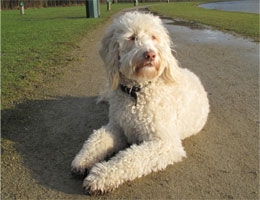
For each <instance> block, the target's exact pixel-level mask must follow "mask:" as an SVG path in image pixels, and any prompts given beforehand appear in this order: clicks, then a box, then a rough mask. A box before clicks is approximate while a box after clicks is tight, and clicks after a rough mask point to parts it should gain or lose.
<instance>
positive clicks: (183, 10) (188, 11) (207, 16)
mask: <svg viewBox="0 0 260 200" xmlns="http://www.w3.org/2000/svg"><path fill="white" fill-rule="evenodd" d="M197 5H199V3H198V2H183V3H170V4H160V5H157V6H152V7H149V9H150V10H151V11H153V12H157V13H160V14H162V15H165V16H169V17H173V18H181V19H186V20H192V21H196V22H200V23H202V24H206V25H209V26H212V27H215V28H217V29H219V30H223V31H233V32H236V33H238V34H240V35H242V36H246V37H250V38H253V39H254V40H255V41H259V15H258V14H250V13H242V12H227V11H220V10H208V9H203V8H199V7H197Z"/></svg>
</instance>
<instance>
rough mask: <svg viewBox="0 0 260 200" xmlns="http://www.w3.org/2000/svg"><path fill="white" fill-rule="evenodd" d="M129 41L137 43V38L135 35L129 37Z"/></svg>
mask: <svg viewBox="0 0 260 200" xmlns="http://www.w3.org/2000/svg"><path fill="white" fill-rule="evenodd" d="M128 39H129V40H131V41H135V40H136V36H135V35H132V36H131V37H129V38H128Z"/></svg>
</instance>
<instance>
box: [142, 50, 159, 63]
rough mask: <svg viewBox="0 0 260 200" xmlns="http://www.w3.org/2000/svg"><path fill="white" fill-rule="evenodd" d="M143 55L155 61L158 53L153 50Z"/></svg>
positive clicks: (146, 58)
mask: <svg viewBox="0 0 260 200" xmlns="http://www.w3.org/2000/svg"><path fill="white" fill-rule="evenodd" d="M143 55H144V58H145V60H148V61H154V59H155V57H156V53H155V52H154V51H152V50H150V51H146V52H144V54H143Z"/></svg>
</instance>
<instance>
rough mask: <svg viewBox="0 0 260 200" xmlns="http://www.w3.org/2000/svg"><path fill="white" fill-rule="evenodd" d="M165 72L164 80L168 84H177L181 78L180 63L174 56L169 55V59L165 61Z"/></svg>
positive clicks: (163, 74)
mask: <svg viewBox="0 0 260 200" xmlns="http://www.w3.org/2000/svg"><path fill="white" fill-rule="evenodd" d="M163 65H164V66H165V67H164V71H163V73H162V78H163V79H164V80H165V81H167V82H172V83H173V82H177V79H178V78H179V73H180V72H179V65H178V61H177V60H176V59H175V57H174V56H173V55H169V57H167V58H165V59H164V63H163Z"/></svg>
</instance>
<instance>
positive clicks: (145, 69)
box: [134, 61, 159, 79]
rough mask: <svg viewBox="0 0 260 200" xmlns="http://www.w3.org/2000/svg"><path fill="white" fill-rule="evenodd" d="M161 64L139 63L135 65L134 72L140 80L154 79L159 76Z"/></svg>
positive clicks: (152, 62) (151, 62)
mask: <svg viewBox="0 0 260 200" xmlns="http://www.w3.org/2000/svg"><path fill="white" fill-rule="evenodd" d="M158 71H159V63H157V62H154V61H145V62H139V63H137V64H136V65H135V68H134V72H135V75H136V76H137V77H139V78H148V79H152V78H154V77H156V76H157V75H158Z"/></svg>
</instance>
